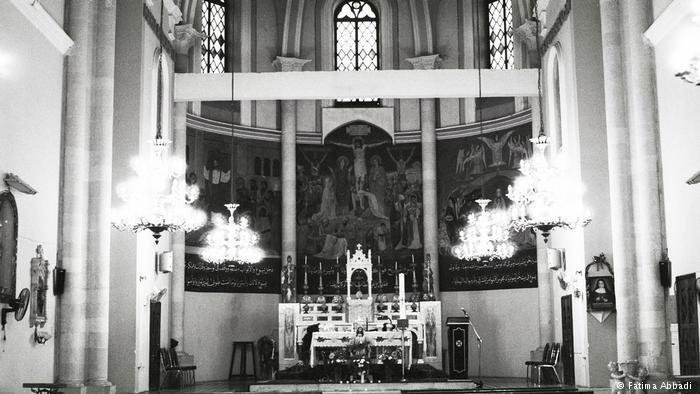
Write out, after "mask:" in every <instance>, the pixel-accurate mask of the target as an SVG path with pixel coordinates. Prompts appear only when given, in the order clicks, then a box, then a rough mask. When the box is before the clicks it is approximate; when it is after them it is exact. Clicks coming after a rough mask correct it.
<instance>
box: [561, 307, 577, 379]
mask: <svg viewBox="0 0 700 394" xmlns="http://www.w3.org/2000/svg"><path fill="white" fill-rule="evenodd" d="M561 335H562V339H561V363H562V367H563V369H564V371H563V372H564V373H563V375H564V381H563V382H562V383H564V384H567V385H571V386H574V385H576V374H575V372H574V316H573V306H572V297H571V294H569V295H567V296H564V297H562V298H561Z"/></svg>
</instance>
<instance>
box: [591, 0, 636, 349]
mask: <svg viewBox="0 0 700 394" xmlns="http://www.w3.org/2000/svg"><path fill="white" fill-rule="evenodd" d="M600 17H601V18H600V24H601V30H602V44H603V73H604V77H605V116H606V128H607V137H608V167H609V172H610V216H611V217H610V221H611V225H612V248H613V259H612V260H613V264H614V266H615V289H616V292H615V309H616V311H617V360H618V361H627V360H636V359H637V357H638V353H637V325H638V323H637V302H636V299H637V280H636V278H637V270H636V264H635V251H634V245H635V243H634V231H631V230H632V229H633V228H635V227H634V226H635V225H634V220H633V207H632V199H631V198H630V196H632V184H631V179H632V175H631V173H630V168H631V167H630V163H631V161H630V149H629V142H630V129H629V125H628V123H627V107H626V105H625V103H626V99H625V94H626V90H625V80H624V75H623V70H624V69H625V65H624V63H623V62H622V33H621V31H620V22H621V21H620V9H619V3H618V1H617V0H601V1H600Z"/></svg>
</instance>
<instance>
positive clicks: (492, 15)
mask: <svg viewBox="0 0 700 394" xmlns="http://www.w3.org/2000/svg"><path fill="white" fill-rule="evenodd" d="M488 13H489V14H488V18H489V55H490V56H489V60H490V64H491V68H492V69H498V70H507V69H511V68H513V63H514V58H513V3H512V0H488Z"/></svg>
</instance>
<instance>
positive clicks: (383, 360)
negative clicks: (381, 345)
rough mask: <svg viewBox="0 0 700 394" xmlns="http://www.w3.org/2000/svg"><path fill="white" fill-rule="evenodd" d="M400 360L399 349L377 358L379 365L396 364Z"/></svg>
mask: <svg viewBox="0 0 700 394" xmlns="http://www.w3.org/2000/svg"><path fill="white" fill-rule="evenodd" d="M399 359H401V349H395V350H392V351H386V352H384V353H382V354H380V355H379V356H378V357H377V360H379V363H380V364H396V363H397V362H398V361H399Z"/></svg>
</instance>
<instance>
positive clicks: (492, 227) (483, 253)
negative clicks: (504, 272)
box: [452, 16, 515, 260]
mask: <svg viewBox="0 0 700 394" xmlns="http://www.w3.org/2000/svg"><path fill="white" fill-rule="evenodd" d="M473 17H474V16H473ZM475 19H476V20H475V22H476V26H477V32H479V31H481V30H480V29H479V20H478V18H475ZM477 50H478V52H479V53H478V55H477V58H478V59H479V67H478V72H479V100H481V99H482V95H481V49H480V47H478V48H477ZM482 108H483V105H480V106H479V134H483V133H484V121H483V119H484V117H483V114H482ZM481 193H482V195H483V194H484V190H483V184H482V190H481ZM489 202H491V200H489V199H485V198H481V199H478V200H476V203H477V204H479V206H481V212H479V213H477V214H474V213H470V214H469V215H468V216H467V226H466V227H465V228H464V229H462V230H460V231H459V239H460V241H461V242H460V243H459V244H457V245H456V246H454V247H453V248H452V254H453V255H454V256H455V257H457V258H458V259H460V260H486V259H488V260H494V259H507V258H509V257H511V256H513V253H514V252H515V246H514V245H513V243H512V242H510V229H509V228H508V214H507V213H506V212H505V211H502V210H491V211H487V210H486V206H487V205H488V204H489Z"/></svg>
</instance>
